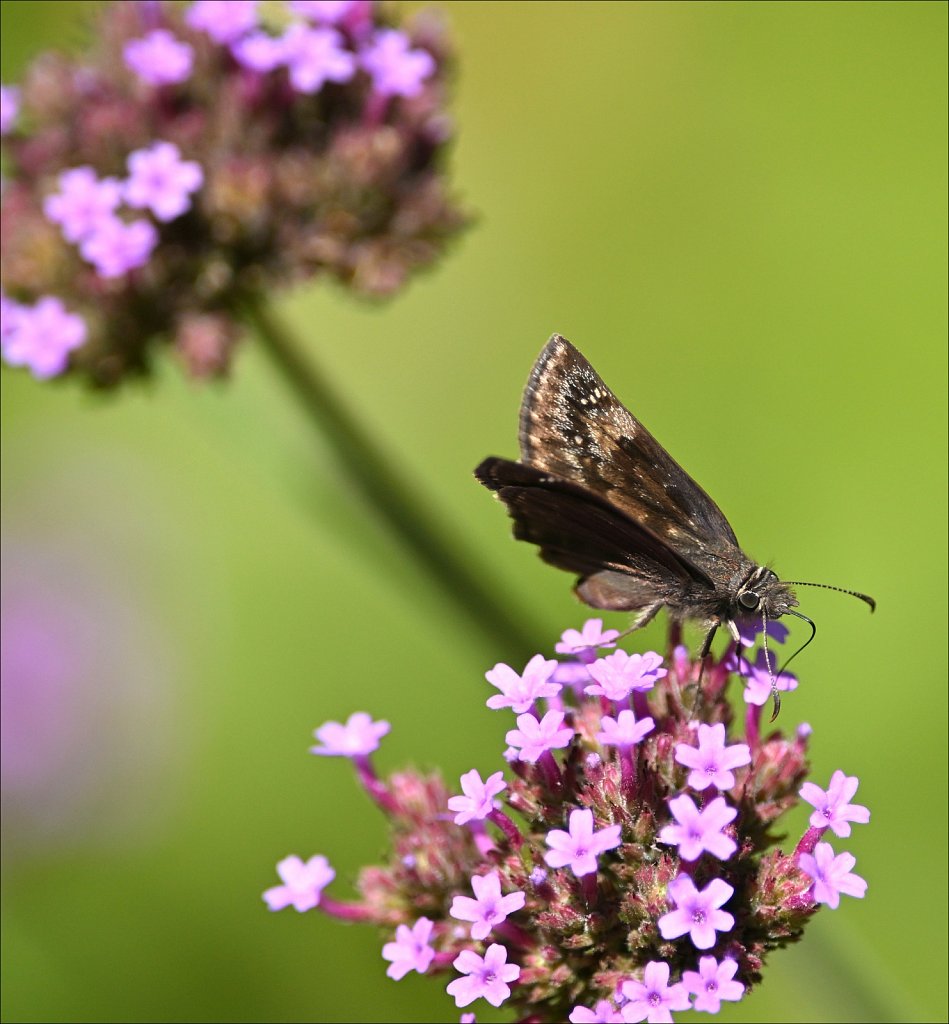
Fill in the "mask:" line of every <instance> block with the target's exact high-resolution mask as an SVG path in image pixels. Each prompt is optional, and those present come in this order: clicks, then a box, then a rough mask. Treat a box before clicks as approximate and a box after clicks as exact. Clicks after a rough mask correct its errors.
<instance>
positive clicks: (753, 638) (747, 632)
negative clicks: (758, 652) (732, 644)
mask: <svg viewBox="0 0 949 1024" xmlns="http://www.w3.org/2000/svg"><path fill="white" fill-rule="evenodd" d="M763 632H764V630H762V628H761V619H742V620H741V621H740V622H739V623H738V635H739V637H740V638H741V646H742V647H754V646H755V643H756V642H757V639H758V637H759V636H760V635H761V634H762V633H763ZM789 632H790V630H789V629H788V627H787V626H785V624H784V623H783V622H776V621H775V620H774V619H768V630H767V633H768V637H769V639H771V640H774V641H775V643H779V644H783V643H784V641H785V640H787V638H788V633H789Z"/></svg>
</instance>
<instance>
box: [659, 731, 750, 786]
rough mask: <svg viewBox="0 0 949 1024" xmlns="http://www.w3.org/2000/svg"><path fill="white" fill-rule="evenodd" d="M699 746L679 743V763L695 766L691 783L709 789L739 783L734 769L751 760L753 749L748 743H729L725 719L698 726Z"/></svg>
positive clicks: (690, 779) (677, 756)
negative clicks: (726, 742)
mask: <svg viewBox="0 0 949 1024" xmlns="http://www.w3.org/2000/svg"><path fill="white" fill-rule="evenodd" d="M698 740H699V745H698V747H697V748H696V747H693V746H691V745H690V744H688V743H677V744H676V748H675V759H676V761H678V762H679V764H682V765H685V767H686V768H691V769H692V770H691V771H690V772H689V780H688V781H689V785H690V786H691V787H692V789H698V790H702V789H706V788H707V787H709V786H715V787H716V788H717V789H721V790H728V789H731V788H732V786H734V785H735V773H734V772H733V771H732V769H733V768H740V767H741V766H742V765H745V764H750V763H751V751H750V750H749V749H748V746H747V744H745V743H734V744H732V745H731V746H726V745H725V726H724V725H722V723H721V722H716V723H715V725H706V724H705V723H704V722H702V723H701V724H700V725H699V728H698Z"/></svg>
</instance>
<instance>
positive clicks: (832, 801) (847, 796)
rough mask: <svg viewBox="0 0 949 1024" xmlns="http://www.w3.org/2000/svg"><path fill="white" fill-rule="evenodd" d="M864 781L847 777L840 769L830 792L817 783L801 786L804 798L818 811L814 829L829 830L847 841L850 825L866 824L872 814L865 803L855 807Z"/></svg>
mask: <svg viewBox="0 0 949 1024" xmlns="http://www.w3.org/2000/svg"><path fill="white" fill-rule="evenodd" d="M859 785H860V780H859V779H858V778H857V776H856V775H844V773H843V772H842V771H840V770H838V771H835V772H834V774H833V775H831V777H830V785H829V786H828V787H827V792H826V793H825V792H824V790H822V789H821V788H820V786H818V785H816V784H815V783H813V782H805V783H804V785H803V786H801V797H802V798H803V799H804V800H806V801H807V802H808V803H809V804H812V805H813V806H814V808H815V810H814V813H813V814H812V815H811V826H812V827H813V828H829V829H830V830H831V831H832V832H833V833H834V835H836V836H840V837H841V838H842V839H846V837H847V836H849V835H850V822H851V821H854V822H856V823H857V824H858V825H865V824H866V823H867V822H868V821H869V820H870V811H869V810H868V809H867V808H866V807H864V806H863V805H862V804H852V803H850V801H851V800H852V799H853V797H854V794H855V793H856V792H857V786H859Z"/></svg>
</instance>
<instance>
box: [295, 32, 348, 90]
mask: <svg viewBox="0 0 949 1024" xmlns="http://www.w3.org/2000/svg"><path fill="white" fill-rule="evenodd" d="M283 54H284V60H285V61H286V63H287V67H288V69H289V71H290V82H291V83H292V85H293V87H294V89H296V90H297V91H298V92H303V93H314V92H319V91H320V89H322V88H323V86H324V84H325V83H326V82H348V81H349V79H350V78H352V77H353V75H354V74H355V73H356V58H355V57H354V56H353V54H352V53H350V52H349V51H348V50H347V49H346V47H345V44H344V40H343V37H342V36H341V35H340V34H339V33H338V32H337V31H336V30H335V29H332V28H309V27H308V26H306V25H302V24H297V25H291V26H290V28H289V29H287V33H286V35H285V36H284V37H283Z"/></svg>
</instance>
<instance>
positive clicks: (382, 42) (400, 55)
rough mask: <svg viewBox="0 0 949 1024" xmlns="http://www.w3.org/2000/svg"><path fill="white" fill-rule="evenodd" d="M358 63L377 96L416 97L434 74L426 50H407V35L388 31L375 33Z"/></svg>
mask: <svg viewBox="0 0 949 1024" xmlns="http://www.w3.org/2000/svg"><path fill="white" fill-rule="evenodd" d="M360 60H361V62H362V66H363V67H364V68H365V69H366V71H368V72H369V74H370V76H371V77H372V86H373V88H374V89H375V91H376V92H377V93H379V95H381V96H418V94H419V93H420V92H421V91H422V88H423V86H422V83H423V82H424V81H425V79H426V78H429V77H430V76H431V75H432V74H433V73H434V71H435V58H434V57H433V56H432V55H431V54H430V53H429V52H428V50H411V49H409V39H408V36H406V35H405V33H404V32H399V31H398V30H397V29H391V28H389V29H383V30H382V31H381V32H377V33H376V34H375V36H374V37H373V40H372V42H371V43H370V44H369V46H368V47H366V49H365V50H363V51H362V53H361V54H360Z"/></svg>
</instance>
